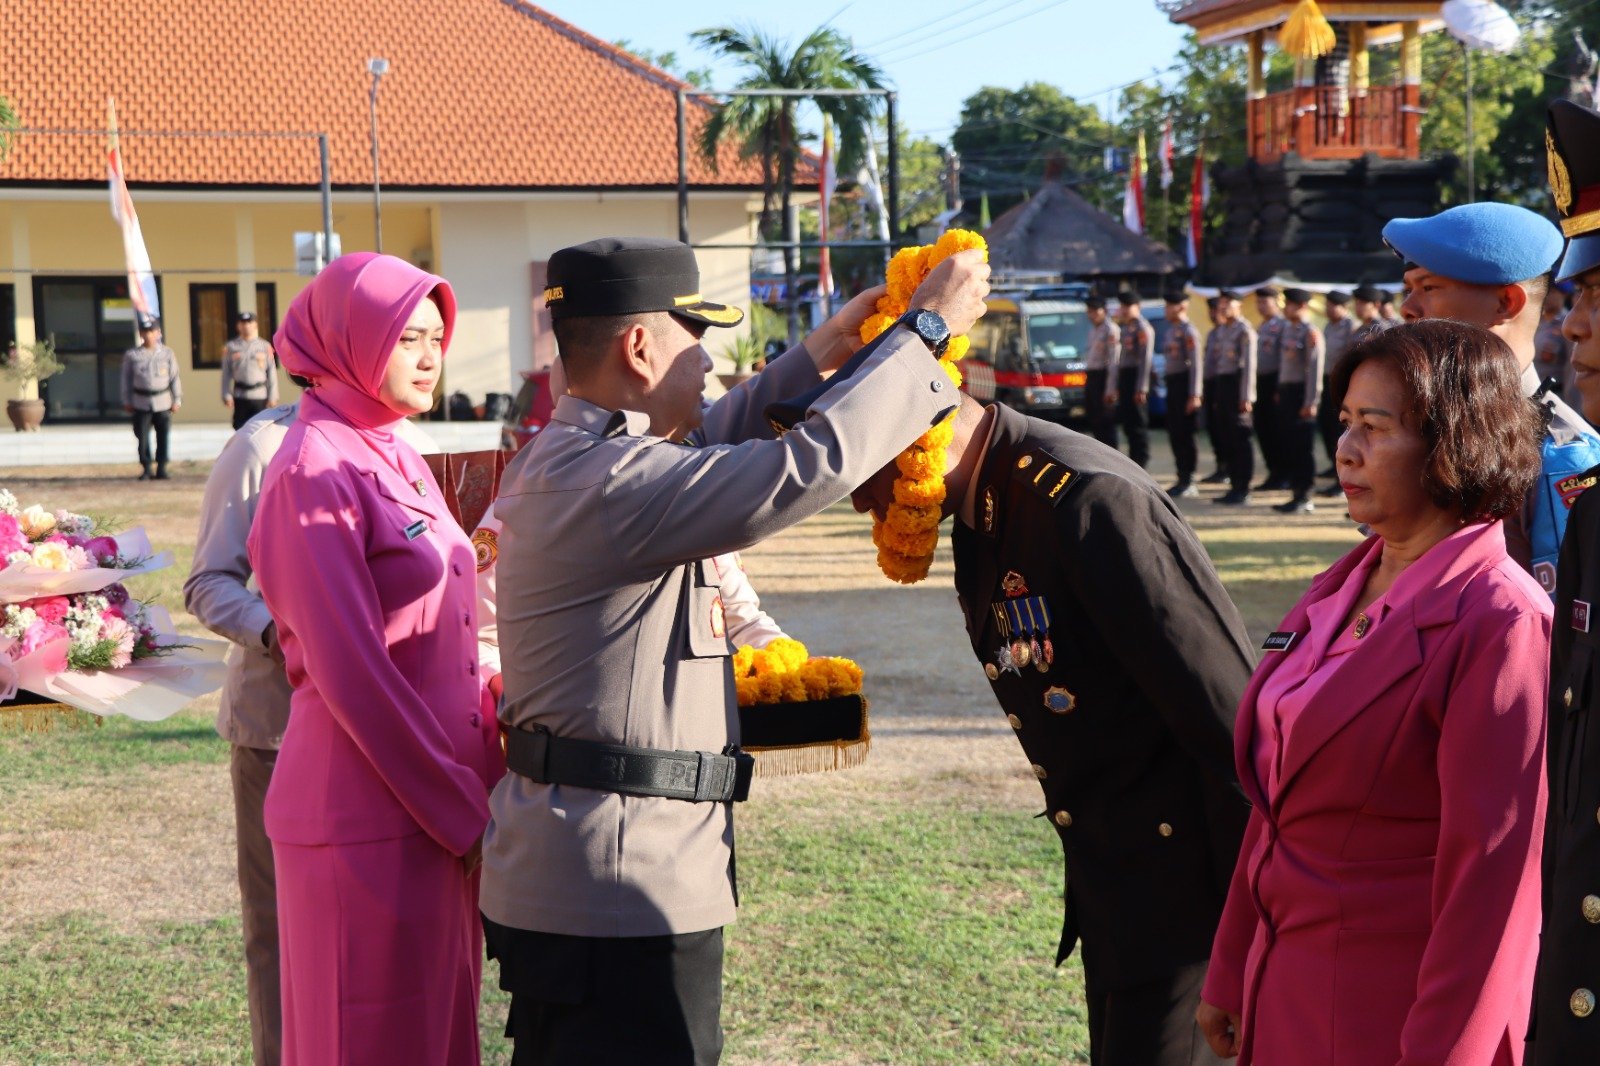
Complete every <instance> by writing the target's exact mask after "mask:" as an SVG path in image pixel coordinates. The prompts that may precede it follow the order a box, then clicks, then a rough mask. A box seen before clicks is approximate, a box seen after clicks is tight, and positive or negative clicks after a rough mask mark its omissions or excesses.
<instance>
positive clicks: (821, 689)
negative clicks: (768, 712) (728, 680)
mask: <svg viewBox="0 0 1600 1066" xmlns="http://www.w3.org/2000/svg"><path fill="white" fill-rule="evenodd" d="M733 683H734V685H735V686H736V687H737V688H738V690H739V706H741V707H753V706H756V705H757V704H763V703H804V702H805V701H807V700H825V699H829V698H831V697H834V696H853V695H855V694H856V693H858V692H860V691H861V667H859V666H857V665H856V664H855V663H853V662H851V661H850V660H849V659H832V658H817V659H813V658H811V656H810V654H809V653H808V652H807V651H806V646H805V645H804V644H802V643H800V642H799V641H798V640H791V639H790V638H788V637H779V638H778V639H777V640H774V641H773V642H772V643H770V644H768V645H767V646H766V647H765V648H753V647H751V646H750V645H748V644H742V645H740V646H739V648H738V650H737V651H735V652H734V653H733Z"/></svg>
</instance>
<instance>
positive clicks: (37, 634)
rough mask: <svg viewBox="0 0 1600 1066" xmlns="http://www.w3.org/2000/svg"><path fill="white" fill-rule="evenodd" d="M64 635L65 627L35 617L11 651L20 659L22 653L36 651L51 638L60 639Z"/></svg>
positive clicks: (27, 653)
mask: <svg viewBox="0 0 1600 1066" xmlns="http://www.w3.org/2000/svg"><path fill="white" fill-rule="evenodd" d="M66 636H67V630H66V627H64V626H61V625H58V624H56V623H55V622H46V621H45V620H44V619H42V618H37V619H34V621H33V623H32V624H31V625H29V626H28V628H27V630H26V631H25V632H24V633H23V634H22V641H21V643H20V644H18V645H17V646H16V647H14V648H13V649H12V653H13V654H14V655H15V656H16V657H17V658H19V659H20V658H22V657H23V656H24V655H31V654H32V653H34V652H36V651H38V650H39V649H40V648H42V647H44V646H45V645H46V644H48V643H50V642H51V641H52V640H60V639H62V638H65V637H66Z"/></svg>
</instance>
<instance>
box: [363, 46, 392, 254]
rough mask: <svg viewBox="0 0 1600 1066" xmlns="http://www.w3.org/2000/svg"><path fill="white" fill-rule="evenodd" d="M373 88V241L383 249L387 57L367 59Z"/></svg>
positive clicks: (370, 109) (370, 100)
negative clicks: (382, 107)
mask: <svg viewBox="0 0 1600 1066" xmlns="http://www.w3.org/2000/svg"><path fill="white" fill-rule="evenodd" d="M367 73H368V74H371V75H372V89H371V91H370V92H369V93H368V94H367V109H368V112H369V113H370V115H371V117H372V241H373V250H374V251H377V252H380V253H381V252H382V251H383V196H382V193H381V191H380V188H379V181H378V82H379V80H380V79H382V77H383V76H384V75H385V74H387V73H389V61H388V60H387V59H369V60H367Z"/></svg>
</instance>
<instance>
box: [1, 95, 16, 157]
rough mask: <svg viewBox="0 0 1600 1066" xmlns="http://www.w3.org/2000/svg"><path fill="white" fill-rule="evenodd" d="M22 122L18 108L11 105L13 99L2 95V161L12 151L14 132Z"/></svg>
mask: <svg viewBox="0 0 1600 1066" xmlns="http://www.w3.org/2000/svg"><path fill="white" fill-rule="evenodd" d="M19 125H21V122H20V121H19V120H18V119H17V109H16V108H14V107H12V106H11V101H10V100H8V99H6V98H5V97H4V96H0V162H4V161H5V158H6V156H7V155H8V154H10V152H11V141H12V133H11V132H10V131H12V130H14V129H16V128H17V127H18V126H19Z"/></svg>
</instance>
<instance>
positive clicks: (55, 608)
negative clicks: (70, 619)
mask: <svg viewBox="0 0 1600 1066" xmlns="http://www.w3.org/2000/svg"><path fill="white" fill-rule="evenodd" d="M23 606H24V607H32V608H33V613H34V614H36V615H38V616H39V617H40V618H41V619H43V620H44V621H46V622H54V623H55V624H57V625H60V624H61V623H62V622H65V621H66V620H67V612H68V611H69V610H71V608H72V603H71V601H69V600H68V599H67V598H66V597H65V596H46V597H44V598H43V599H38V600H30V601H29V602H27V603H25V604H23Z"/></svg>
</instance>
